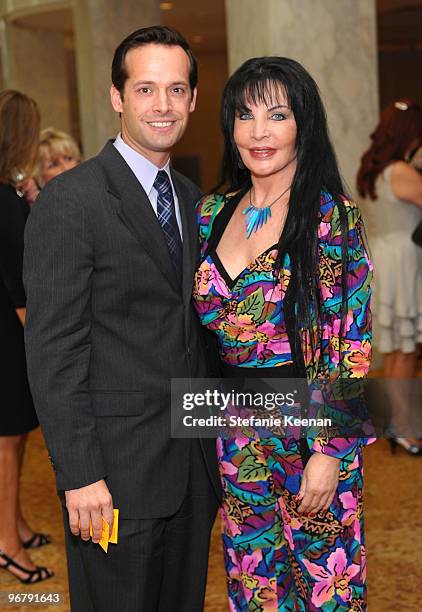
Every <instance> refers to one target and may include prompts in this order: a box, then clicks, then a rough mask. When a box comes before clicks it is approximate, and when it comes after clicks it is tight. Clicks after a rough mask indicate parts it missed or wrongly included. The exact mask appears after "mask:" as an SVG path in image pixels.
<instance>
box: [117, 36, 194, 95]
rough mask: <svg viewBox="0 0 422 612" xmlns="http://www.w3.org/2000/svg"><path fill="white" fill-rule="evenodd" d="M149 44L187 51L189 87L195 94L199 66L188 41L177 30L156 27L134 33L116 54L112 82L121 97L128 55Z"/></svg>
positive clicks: (124, 41)
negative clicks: (133, 50)
mask: <svg viewBox="0 0 422 612" xmlns="http://www.w3.org/2000/svg"><path fill="white" fill-rule="evenodd" d="M148 44H154V45H167V46H169V47H181V48H182V49H183V50H184V51H185V53H186V55H187V56H188V58H189V63H190V70H189V85H190V88H191V90H192V92H193V90H194V89H195V87H196V84H197V82H198V66H197V63H196V59H195V57H194V55H193V53H192V51H191V48H190V47H189V44H188V42H187V40H186V39H185V38H184V37H183V36H182V35H181V34H179V32H176V31H175V30H171V29H170V28H167V27H166V26H162V25H156V26H151V27H148V28H141V29H139V30H136V31H135V32H132V34H129V36H127V37H126V38H125V39H124V40H123V41H122V42H121V43H120V45H119V46H118V47H117V49H116V51H115V52H114V57H113V63H112V66H111V81H112V83H113V85H114V87H115V88H116V89H118V90H119V92H120V95H121V96H123V90H124V87H125V83H126V80H127V78H128V74H127V71H126V61H125V60H126V55H127V53H128V52H129V51H131V50H132V49H136V48H137V47H141V46H142V45H148Z"/></svg>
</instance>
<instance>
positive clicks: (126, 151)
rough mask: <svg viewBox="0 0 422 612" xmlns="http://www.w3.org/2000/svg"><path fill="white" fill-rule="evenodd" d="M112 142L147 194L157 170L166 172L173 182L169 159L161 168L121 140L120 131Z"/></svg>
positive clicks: (149, 191) (150, 189)
mask: <svg viewBox="0 0 422 612" xmlns="http://www.w3.org/2000/svg"><path fill="white" fill-rule="evenodd" d="M113 144H114V146H115V147H116V149H117V150H118V151H119V153H120V155H121V156H122V157H123V159H124V160H125V162H126V163H127V165H128V166H129V168H130V169H131V170H132V172H133V173H134V175H135V176H136V178H137V179H138V181H139V182H140V183H141V185H142V187H143V188H144V191H145V193H146V194H147V195H148V196H149V195H150V193H151V191H152V188H153V185H154V181H155V178H156V176H157V172H158V171H159V170H164V171H165V172H167V174H168V176H169V178H170V183H171V184H173V182H172V180H171V174H170V159H168V160H167V163H166V164H165V165H164V166H163V167H162V168H159V167H158V166H156V165H155V164H153V163H152V162H150V161H149V159H147V158H146V157H144V156H143V155H141V153H138V152H137V151H135V149H132V147H130V146H129V145H128V144H126V143H125V142H124V141H123V138H122V136H121V134H120V133H119V134H118V135H117V138H116V140H115V141H114V143H113Z"/></svg>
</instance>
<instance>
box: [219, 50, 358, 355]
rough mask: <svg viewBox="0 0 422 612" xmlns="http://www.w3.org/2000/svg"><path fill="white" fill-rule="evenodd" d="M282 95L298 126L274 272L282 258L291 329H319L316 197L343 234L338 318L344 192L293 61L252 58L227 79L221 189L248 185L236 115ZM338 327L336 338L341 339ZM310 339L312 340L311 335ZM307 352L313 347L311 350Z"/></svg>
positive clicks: (309, 89)
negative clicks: (290, 280)
mask: <svg viewBox="0 0 422 612" xmlns="http://www.w3.org/2000/svg"><path fill="white" fill-rule="evenodd" d="M280 90H281V92H284V94H285V96H286V98H287V103H288V104H289V106H290V108H291V109H292V111H293V114H294V118H295V121H296V126H297V136H296V153H297V168H296V172H295V175H294V178H293V182H292V186H291V193H290V202H289V211H288V214H287V218H286V222H285V226H284V229H283V232H282V234H281V235H280V238H279V242H278V256H277V261H276V270H278V271H279V270H280V269H281V267H282V264H283V261H284V258H285V255H286V253H288V254H289V256H290V259H291V262H292V270H293V272H294V276H295V294H296V303H297V315H298V316H297V318H295V325H296V330H298V329H299V327H303V328H305V329H310V327H311V323H312V321H313V320H316V321H317V322H318V324H320V316H321V291H320V286H319V277H320V273H319V257H318V226H319V222H320V219H321V214H320V207H321V192H322V191H326V192H328V193H329V194H330V195H331V196H332V197H333V198H334V199H335V200H336V202H337V206H338V210H339V216H340V221H341V229H342V238H343V240H342V243H343V244H342V264H343V266H342V267H343V273H342V298H343V299H342V319H344V314H345V311H346V309H347V278H346V277H347V265H348V264H347V255H346V253H347V212H346V208H345V205H344V203H343V198H344V196H345V189H344V185H343V182H342V180H341V177H340V173H339V170H338V166H337V160H336V156H335V153H334V149H333V146H332V144H331V141H330V138H329V135H328V127H327V119H326V114H325V109H324V106H323V104H322V101H321V98H320V95H319V91H318V87H317V85H316V83H315V81H314V80H313V78H312V77H311V76H310V75H309V74H308V72H307V71H306V70H305V69H304V68H303V66H301V65H300V64H299V63H298V62H296V61H294V60H292V59H288V58H285V57H257V58H253V59H249V60H247V61H246V62H245V63H244V64H242V66H240V68H238V69H237V70H236V72H234V73H233V75H232V76H231V77H230V79H229V80H228V82H227V84H226V86H225V89H224V92H223V97H222V105H221V127H222V131H223V135H224V143H225V148H224V157H223V166H222V177H221V183H220V186H221V185H223V184H224V185H225V186H226V189H227V190H226V193H230V192H237V191H244V192H246V191H247V190H248V189H249V188H250V186H251V184H252V183H251V175H250V172H249V170H248V169H247V168H245V167H244V166H243V164H242V163H241V160H240V156H239V152H238V150H237V147H236V144H235V141H234V138H233V131H234V121H235V117H236V115H237V114H239V113H242V112H246V110H247V109H248V105H250V103H251V102H252V103H253V104H260V103H264V104H266V105H267V106H268V107H269V106H270V104H273V103H274V102H275V101H276V102H277V101H278V102H279V100H277V95H278V92H279V91H280ZM342 328H343V326H341V329H340V335H342ZM311 340H312V335H311ZM311 348H312V352H314V349H315V347H314V346H312V347H311Z"/></svg>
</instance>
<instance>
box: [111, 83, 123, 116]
mask: <svg viewBox="0 0 422 612" xmlns="http://www.w3.org/2000/svg"><path fill="white" fill-rule="evenodd" d="M110 100H111V105H112V107H113V108H114V110H115V111H116V113H121V112H122V111H123V107H122V97H121V95H120V91H119V90H118V89H117V88H116V87H115V86H114V85H112V86H111V87H110Z"/></svg>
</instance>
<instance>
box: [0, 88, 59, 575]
mask: <svg viewBox="0 0 422 612" xmlns="http://www.w3.org/2000/svg"><path fill="white" fill-rule="evenodd" d="M39 126H40V115H39V110H38V107H37V105H36V103H35V102H34V100H32V99H31V98H28V97H27V96H26V95H24V94H22V93H20V92H17V91H11V90H6V91H3V92H1V93H0V341H1V351H2V354H3V360H2V367H1V369H0V384H1V392H2V410H1V413H0V507H1V521H0V568H3V569H6V570H8V571H9V572H11V573H12V574H14V575H15V576H16V577H17V578H18V579H19V580H21V581H22V582H25V583H31V584H32V583H35V582H40V581H41V580H45V579H46V578H49V577H50V576H52V572H51V570H49V569H47V568H44V567H37V566H35V565H34V563H32V561H31V558H30V557H29V555H28V553H27V550H26V549H30V548H38V547H40V546H42V545H44V544H48V543H49V542H50V538H49V537H48V536H46V535H45V534H41V533H34V532H33V531H32V529H31V528H30V527H29V526H28V523H27V522H26V521H25V519H24V517H23V516H22V512H21V508H20V502H19V479H20V472H21V468H22V461H23V455H24V449H25V441H26V436H27V434H28V432H30V431H31V430H33V429H35V428H36V427H37V426H38V420H37V416H36V413H35V410H34V406H33V403H32V398H31V393H30V390H29V386H28V381H27V373H26V361H25V350H24V339H23V325H24V323H25V305H26V299H25V293H24V289H23V285H22V260H23V235H24V227H25V223H26V219H27V217H28V214H29V206H28V203H27V201H26V199H25V198H24V196H23V191H22V183H23V182H24V181H25V180H27V178H29V177H31V173H32V171H33V169H34V166H35V162H36V155H37V146H38V137H39Z"/></svg>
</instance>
